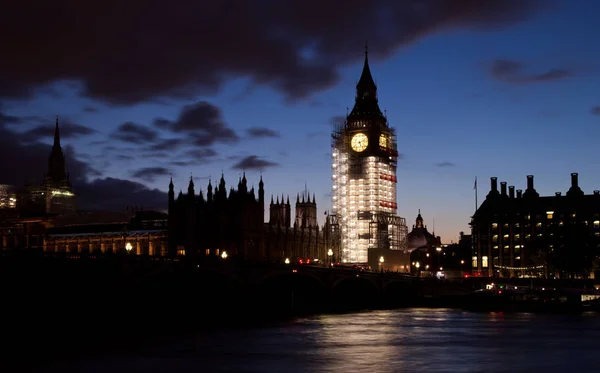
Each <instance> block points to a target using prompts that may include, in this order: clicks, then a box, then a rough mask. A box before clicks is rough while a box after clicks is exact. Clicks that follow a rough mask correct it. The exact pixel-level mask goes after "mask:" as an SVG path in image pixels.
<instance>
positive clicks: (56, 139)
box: [54, 115, 60, 148]
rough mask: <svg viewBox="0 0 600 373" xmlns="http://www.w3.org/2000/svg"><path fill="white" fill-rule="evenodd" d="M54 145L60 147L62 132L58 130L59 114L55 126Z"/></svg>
mask: <svg viewBox="0 0 600 373" xmlns="http://www.w3.org/2000/svg"><path fill="white" fill-rule="evenodd" d="M54 147H55V148H60V132H59V130H58V115H57V116H56V126H55V127H54Z"/></svg>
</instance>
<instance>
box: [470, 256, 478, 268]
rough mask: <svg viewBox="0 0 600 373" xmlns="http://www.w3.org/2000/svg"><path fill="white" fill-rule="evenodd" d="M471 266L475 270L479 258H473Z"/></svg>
mask: <svg viewBox="0 0 600 373" xmlns="http://www.w3.org/2000/svg"><path fill="white" fill-rule="evenodd" d="M471 265H472V266H473V268H477V257H476V256H474V257H473V258H472V262H471Z"/></svg>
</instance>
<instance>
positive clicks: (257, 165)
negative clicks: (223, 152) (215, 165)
mask: <svg viewBox="0 0 600 373" xmlns="http://www.w3.org/2000/svg"><path fill="white" fill-rule="evenodd" d="M278 165H279V164H278V163H275V162H270V161H267V160H264V159H260V158H259V157H258V156H256V155H249V156H247V157H244V158H243V159H242V160H240V161H239V162H238V163H236V164H234V165H233V166H232V168H233V169H234V170H264V169H265V168H268V167H275V166H278Z"/></svg>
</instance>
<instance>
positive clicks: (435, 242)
mask: <svg viewBox="0 0 600 373" xmlns="http://www.w3.org/2000/svg"><path fill="white" fill-rule="evenodd" d="M406 241H407V244H408V251H409V252H413V251H414V250H417V249H422V250H426V251H430V250H432V249H435V248H436V247H439V246H441V245H442V241H441V238H440V237H439V236H437V237H436V235H435V233H429V231H428V230H427V226H426V225H425V224H423V217H422V216H421V210H419V214H418V215H417V218H416V219H415V224H414V225H413V227H412V230H411V231H410V232H409V233H408V234H407V235H406Z"/></svg>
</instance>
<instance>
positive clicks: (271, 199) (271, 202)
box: [271, 194, 273, 206]
mask: <svg viewBox="0 0 600 373" xmlns="http://www.w3.org/2000/svg"><path fill="white" fill-rule="evenodd" d="M271 206H273V195H272V194H271Z"/></svg>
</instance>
